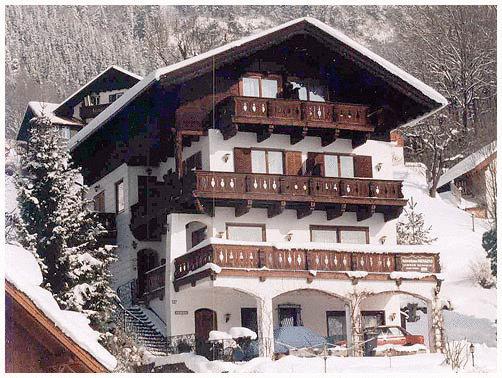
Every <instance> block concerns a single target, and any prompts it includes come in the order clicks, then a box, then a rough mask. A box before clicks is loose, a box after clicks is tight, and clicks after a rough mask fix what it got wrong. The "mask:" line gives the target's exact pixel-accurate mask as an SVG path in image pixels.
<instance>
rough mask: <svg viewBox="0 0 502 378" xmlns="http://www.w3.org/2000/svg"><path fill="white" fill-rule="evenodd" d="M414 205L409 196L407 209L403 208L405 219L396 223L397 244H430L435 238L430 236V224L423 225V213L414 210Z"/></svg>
mask: <svg viewBox="0 0 502 378" xmlns="http://www.w3.org/2000/svg"><path fill="white" fill-rule="evenodd" d="M416 205H417V203H416V202H414V201H413V197H411V198H410V200H409V202H408V206H409V209H406V208H405V209H404V213H405V215H406V220H405V221H404V222H402V221H400V222H398V223H397V243H398V244H431V243H432V242H434V241H435V240H436V239H437V238H432V237H431V236H430V232H431V226H429V227H425V221H424V215H423V214H422V213H419V212H417V211H416V210H415V207H416Z"/></svg>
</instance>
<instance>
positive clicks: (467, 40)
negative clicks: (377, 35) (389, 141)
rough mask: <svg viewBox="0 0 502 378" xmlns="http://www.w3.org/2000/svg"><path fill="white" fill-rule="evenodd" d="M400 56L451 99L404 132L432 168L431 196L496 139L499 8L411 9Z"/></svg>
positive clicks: (413, 151)
mask: <svg viewBox="0 0 502 378" xmlns="http://www.w3.org/2000/svg"><path fill="white" fill-rule="evenodd" d="M400 40H401V42H402V43H401V44H399V46H398V48H397V50H396V55H397V56H398V59H399V60H400V61H401V64H402V65H404V66H405V67H406V68H407V70H408V71H411V72H412V73H413V74H414V75H415V76H417V77H419V78H421V79H422V80H424V81H425V82H427V83H428V84H430V85H431V86H432V87H434V88H436V89H438V90H439V91H440V92H441V93H442V94H443V95H444V96H445V97H446V98H447V99H448V101H449V105H448V107H447V108H446V109H445V110H444V111H443V112H442V113H441V114H438V115H436V116H434V117H430V118H428V119H427V120H425V121H424V122H421V123H419V124H418V125H415V126H410V127H407V128H404V129H403V133H404V135H405V137H406V139H407V142H408V145H409V146H408V147H409V148H410V150H409V151H408V152H410V153H411V155H412V157H414V158H417V159H419V160H420V161H422V162H423V163H425V164H426V166H427V168H428V170H429V188H430V195H431V196H435V193H436V187H437V182H438V180H439V177H440V176H441V174H442V173H443V170H444V169H445V168H448V167H449V166H451V165H452V164H454V163H455V162H456V161H458V160H459V159H461V158H464V157H465V156H466V154H468V153H470V152H472V151H474V150H475V149H477V148H479V147H480V146H481V145H483V144H486V143H487V142H490V141H492V140H493V139H495V126H496V125H495V123H494V120H495V114H496V107H495V95H496V74H495V72H496V9H495V7H492V6H440V7H437V6H421V7H412V8H409V13H408V17H407V18H405V19H403V27H402V28H401V32H400Z"/></svg>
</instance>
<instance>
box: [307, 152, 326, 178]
mask: <svg viewBox="0 0 502 378" xmlns="http://www.w3.org/2000/svg"><path fill="white" fill-rule="evenodd" d="M307 174H308V175H310V176H324V154H321V153H318V152H309V153H308V155H307Z"/></svg>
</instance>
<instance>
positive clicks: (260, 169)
mask: <svg viewBox="0 0 502 378" xmlns="http://www.w3.org/2000/svg"><path fill="white" fill-rule="evenodd" d="M251 172H252V173H273V174H280V175H282V174H283V173H284V161H283V153H282V151H269V150H251Z"/></svg>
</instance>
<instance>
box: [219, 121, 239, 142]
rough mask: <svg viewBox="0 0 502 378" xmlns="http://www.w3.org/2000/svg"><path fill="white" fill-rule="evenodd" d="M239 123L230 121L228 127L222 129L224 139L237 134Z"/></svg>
mask: <svg viewBox="0 0 502 378" xmlns="http://www.w3.org/2000/svg"><path fill="white" fill-rule="evenodd" d="M237 131H238V130H237V125H236V124H235V123H230V124H229V125H228V126H227V127H225V128H224V129H222V130H221V133H222V134H223V140H228V139H230V138H232V137H234V136H235V135H236V134H237Z"/></svg>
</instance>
